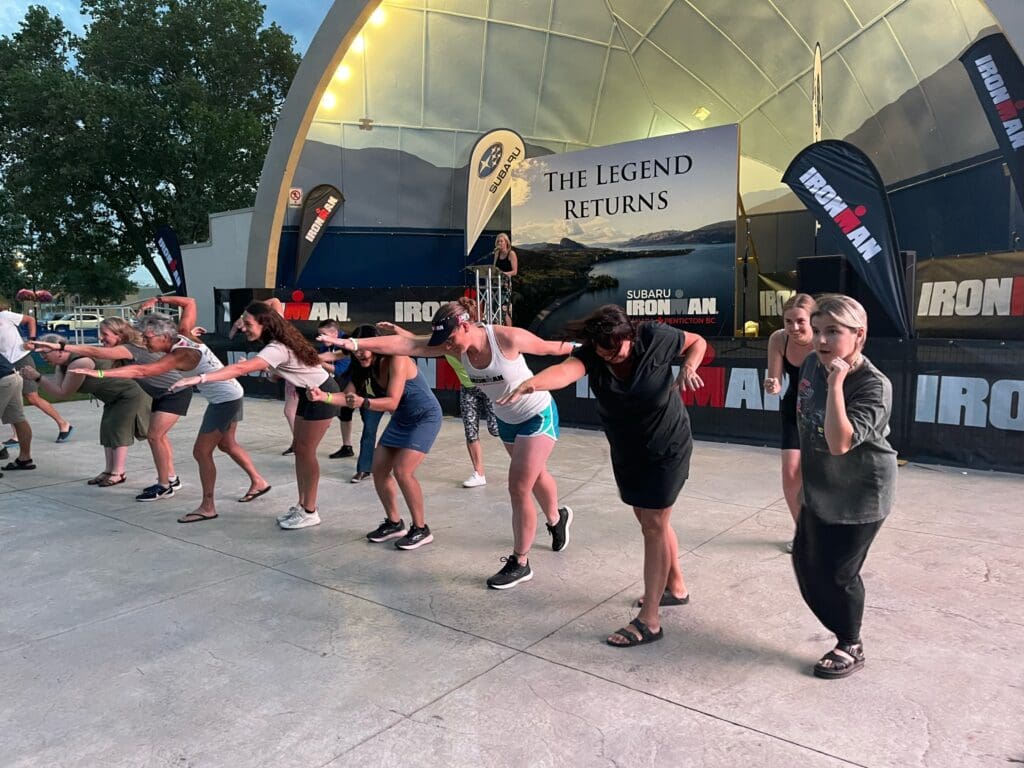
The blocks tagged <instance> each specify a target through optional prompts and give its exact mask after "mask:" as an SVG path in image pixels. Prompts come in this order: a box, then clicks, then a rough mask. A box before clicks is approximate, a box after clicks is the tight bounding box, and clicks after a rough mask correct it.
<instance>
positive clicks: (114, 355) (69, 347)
mask: <svg viewBox="0 0 1024 768" xmlns="http://www.w3.org/2000/svg"><path fill="white" fill-rule="evenodd" d="M99 335H100V344H101V346H98V347H95V346H93V345H92V344H63V345H62V346H61V347H60V350H61V351H66V352H70V353H71V354H72V355H76V356H78V357H90V358H92V359H93V360H108V361H111V362H112V363H113V364H114V365H115V366H118V365H131V364H136V365H146V364H148V363H155V362H156V361H157V360H159V359H160V358H161V357H163V353H162V352H152V351H150V350H149V349H147V347H146V341H145V339H143V338H142V334H141V333H140V332H139V331H138V330H137V329H136V328H133V327H132V325H131V323H129V322H128V321H127V320H123V319H122V318H120V317H108V318H106V319H104V320H103V321H102V322H101V323H100V329H99ZM31 343H32V345H33V349H36V350H37V351H43V350H46V349H56V348H57V346H58V345H56V344H46V343H45V342H38V341H37V342H31ZM180 378H181V374H180V373H179V372H178V371H166V372H164V373H159V374H156V375H154V376H146V377H145V378H141V379H138V380H137V381H138V384H139V386H140V387H142V390H143V391H144V392H145V393H146V394H147V395H149V396H150V397H151V398H153V406H152V414H151V415H150V419H149V429H148V431H147V435H146V439H147V440H148V441H149V449H150V451H152V453H153V464H155V465H156V484H155V485H151V486H149V487H147V488H146V489H144V490H143V491H142V493H140V494H139V495H138V496H136V497H135V500H136V501H157V500H159V499H166V498H170V497H171V496H173V495H174V491H175V490H176V489H177V488H180V487H181V480H179V479H178V476H177V474H175V472H174V452H173V449H172V448H171V441H170V439H169V438H168V437H167V433H168V432H170V431H171V427H173V426H174V425H175V424H176V423H177V422H178V419H180V418H181V417H182V416H185V415H186V414H187V413H188V407H189V405H190V404H191V402H192V390H191V389H183V390H179V391H174V392H172V391H171V390H170V388H171V385H172V384H174V383H175V382H176V381H178V380H179V379H180Z"/></svg>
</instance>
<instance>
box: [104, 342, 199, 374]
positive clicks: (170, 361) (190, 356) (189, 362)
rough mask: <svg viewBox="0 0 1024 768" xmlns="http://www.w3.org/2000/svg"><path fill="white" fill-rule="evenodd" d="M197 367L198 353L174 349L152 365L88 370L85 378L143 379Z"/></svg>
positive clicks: (144, 364)
mask: <svg viewBox="0 0 1024 768" xmlns="http://www.w3.org/2000/svg"><path fill="white" fill-rule="evenodd" d="M197 365H199V353H198V352H197V351H196V350H194V349H175V350H174V351H172V352H168V353H167V354H166V355H164V356H163V357H161V358H160V359H159V360H156V361H154V362H152V363H140V364H138V365H126V366H124V367H122V368H111V369H110V370H106V371H102V370H101V371H97V370H90V371H87V372H84V373H85V375H86V376H93V377H95V378H98V379H105V378H110V379H144V378H146V377H148V376H158V375H160V374H161V373H167V372H168V371H191V370H192V369H193V368H195V367H196V366H197Z"/></svg>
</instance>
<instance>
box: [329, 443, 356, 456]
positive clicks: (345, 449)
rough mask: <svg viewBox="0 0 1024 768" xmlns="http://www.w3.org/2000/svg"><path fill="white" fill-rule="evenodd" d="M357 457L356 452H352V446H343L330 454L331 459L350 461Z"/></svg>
mask: <svg viewBox="0 0 1024 768" xmlns="http://www.w3.org/2000/svg"><path fill="white" fill-rule="evenodd" d="M355 455H356V452H355V451H353V450H352V446H351V445H343V446H341V448H339V449H338V450H336V451H335V452H334V453H332V454H330V456H329V458H332V459H350V458H352V457H353V456H355Z"/></svg>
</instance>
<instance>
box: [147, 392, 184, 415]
mask: <svg viewBox="0 0 1024 768" xmlns="http://www.w3.org/2000/svg"><path fill="white" fill-rule="evenodd" d="M191 402H192V390H191V389H179V390H177V391H175V392H166V393H164V394H162V395H160V396H159V397H154V398H153V409H152V410H153V413H173V414H174V415H175V416H185V415H187V414H188V406H189V404H190V403H191Z"/></svg>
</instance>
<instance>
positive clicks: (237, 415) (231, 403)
mask: <svg viewBox="0 0 1024 768" xmlns="http://www.w3.org/2000/svg"><path fill="white" fill-rule="evenodd" d="M244 401H245V398H244V397H240V398H238V399H237V400H228V401H227V402H226V403H210V404H209V405H207V406H206V413H204V414H203V423H202V424H200V425H199V434H201V435H204V434H206V433H207V432H227V431H228V430H229V429H231V425H232V424H234V423H235V422H236V421H241V420H242V403H243V402H244Z"/></svg>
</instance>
